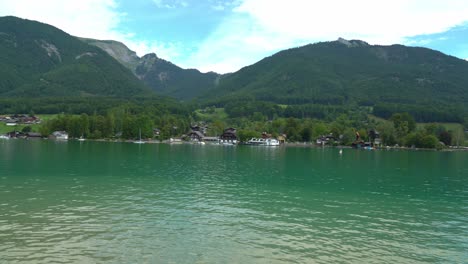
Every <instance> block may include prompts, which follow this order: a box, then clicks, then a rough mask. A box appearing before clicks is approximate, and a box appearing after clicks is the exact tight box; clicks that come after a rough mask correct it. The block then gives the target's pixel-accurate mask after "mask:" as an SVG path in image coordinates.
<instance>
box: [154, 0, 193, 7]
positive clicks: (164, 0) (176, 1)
mask: <svg viewBox="0 0 468 264" xmlns="http://www.w3.org/2000/svg"><path fill="white" fill-rule="evenodd" d="M153 2H154V3H155V4H156V6H157V7H159V8H167V9H174V8H178V7H188V6H189V3H188V2H187V1H183V0H172V1H171V0H153Z"/></svg>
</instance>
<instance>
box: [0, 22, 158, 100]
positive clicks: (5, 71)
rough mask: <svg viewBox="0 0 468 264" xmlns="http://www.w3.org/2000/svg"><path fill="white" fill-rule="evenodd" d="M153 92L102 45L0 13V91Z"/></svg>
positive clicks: (38, 93) (45, 94)
mask: <svg viewBox="0 0 468 264" xmlns="http://www.w3.org/2000/svg"><path fill="white" fill-rule="evenodd" d="M152 93H153V92H152V91H151V90H150V89H149V88H148V87H146V86H145V85H144V84H143V83H142V82H141V81H140V80H138V78H136V77H135V76H134V75H133V74H132V72H131V71H130V70H128V69H127V68H125V67H124V66H123V65H122V64H120V63H119V62H118V61H116V60H115V59H114V58H112V57H111V56H109V55H108V54H107V53H106V52H104V51H103V50H102V49H100V48H97V47H95V46H92V45H88V44H86V43H85V42H83V41H80V40H79V39H78V38H76V37H73V36H71V35H69V34H67V33H65V32H63V31H61V30H60V29H57V28H55V27H52V26H50V25H47V24H43V23H39V22H36V21H30V20H25V19H20V18H17V17H11V16H9V17H0V96H7V97H11V96H13V97H16V96H21V97H50V96H117V97H128V96H133V95H143V94H152Z"/></svg>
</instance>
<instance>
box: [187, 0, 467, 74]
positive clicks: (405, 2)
mask: <svg viewBox="0 0 468 264" xmlns="http://www.w3.org/2000/svg"><path fill="white" fill-rule="evenodd" d="M466 21H468V2H466V1H465V0H446V1H439V0H394V1H376V0H360V1H342V0H328V1H321V0H320V1H319V0H315V1H314V0H287V1H286V0H284V1H271V0H244V1H242V2H241V3H240V4H239V6H238V7H237V8H235V9H234V13H233V14H232V16H230V17H228V18H226V20H225V21H224V23H222V24H221V25H219V27H218V29H217V30H216V31H214V32H213V33H212V34H211V36H209V37H208V38H207V39H206V40H205V41H204V42H203V43H202V45H201V47H200V49H199V51H198V52H197V53H196V54H194V55H193V56H191V57H190V58H188V60H187V61H186V64H188V65H191V66H192V67H198V68H200V69H203V70H208V69H209V70H218V71H224V72H225V71H235V70H237V69H239V68H240V67H242V66H245V65H248V64H251V63H254V62H256V61H258V60H259V59H261V58H262V57H263V56H266V55H269V54H272V53H273V52H275V51H278V50H280V49H285V48H290V47H294V46H299V45H304V44H307V43H312V42H317V41H327V40H335V39H337V38H338V37H344V38H347V39H362V40H365V41H367V42H369V43H371V44H394V43H403V44H405V41H407V40H406V39H407V38H408V37H411V36H415V35H422V34H433V33H439V32H444V31H446V30H448V29H450V28H451V27H454V26H456V25H460V24H462V23H463V22H466ZM212 67H222V68H212Z"/></svg>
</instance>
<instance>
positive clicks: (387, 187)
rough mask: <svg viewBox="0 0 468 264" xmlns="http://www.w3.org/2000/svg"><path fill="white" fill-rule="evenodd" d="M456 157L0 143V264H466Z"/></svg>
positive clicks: (465, 200)
mask: <svg viewBox="0 0 468 264" xmlns="http://www.w3.org/2000/svg"><path fill="white" fill-rule="evenodd" d="M467 164H468V153H467V152H437V151H395V150H390V151H387V150H376V151H365V150H354V149H344V151H343V154H342V155H340V154H339V152H338V149H333V148H325V149H322V148H301V147H279V148H268V147H252V146H237V147H233V146H210V145H186V144H180V145H169V144H143V145H137V144H131V143H106V142H87V141H86V142H54V141H48V140H42V141H28V140H3V141H0V262H1V263H96V262H97V263H463V262H465V263H466V260H467V259H468V165H467Z"/></svg>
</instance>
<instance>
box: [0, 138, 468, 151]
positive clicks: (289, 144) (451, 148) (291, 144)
mask: <svg viewBox="0 0 468 264" xmlns="http://www.w3.org/2000/svg"><path fill="white" fill-rule="evenodd" d="M11 139H13V140H15V139H22V140H32V141H38V140H49V141H56V142H69V141H71V142H85V141H89V142H108V143H134V142H135V141H136V140H131V139H104V138H102V139H86V140H85V141H79V140H78V139H75V138H73V139H68V140H55V139H49V138H8V139H0V142H2V141H9V140H11ZM143 142H144V144H168V145H182V144H187V145H213V146H223V144H212V143H206V144H199V143H197V142H189V141H176V142H171V141H170V140H169V139H167V140H163V141H161V140H144V141H143ZM236 145H239V146H250V145H247V144H236ZM230 146H232V145H230ZM254 147H267V148H277V147H279V148H281V147H302V148H317V149H318V148H336V149H356V150H366V151H374V150H404V151H441V152H453V151H468V147H463V146H458V147H456V146H449V147H446V148H442V149H435V148H434V149H432V148H411V147H390V146H386V147H374V148H372V149H365V148H353V147H351V146H321V145H317V144H314V143H312V142H287V143H283V144H281V145H280V146H254Z"/></svg>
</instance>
